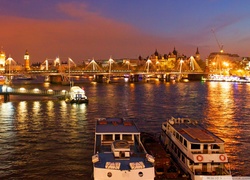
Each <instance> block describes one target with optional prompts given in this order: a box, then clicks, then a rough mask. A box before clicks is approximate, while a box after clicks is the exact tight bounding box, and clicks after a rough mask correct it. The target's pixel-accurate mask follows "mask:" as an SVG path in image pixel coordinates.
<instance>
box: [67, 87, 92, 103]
mask: <svg viewBox="0 0 250 180" xmlns="http://www.w3.org/2000/svg"><path fill="white" fill-rule="evenodd" d="M65 101H66V102H68V103H76V104H81V103H88V102H89V100H88V98H87V96H86V95H85V91H84V89H83V88H80V87H79V86H72V87H71V88H70V91H69V96H68V97H66V100H65Z"/></svg>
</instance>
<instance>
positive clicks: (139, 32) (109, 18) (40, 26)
mask: <svg viewBox="0 0 250 180" xmlns="http://www.w3.org/2000/svg"><path fill="white" fill-rule="evenodd" d="M249 7H250V1H249V0H156V1H153V0H1V1H0V22H1V25H0V46H2V47H3V50H4V51H5V53H6V56H7V57H8V56H9V54H11V57H12V58H13V59H14V60H15V61H17V62H22V61H23V56H24V53H25V51H26V49H28V51H29V54H30V59H31V62H43V61H44V60H45V59H46V58H48V59H55V58H56V57H57V56H59V57H61V58H62V59H63V58H65V59H66V58H67V57H71V59H73V60H74V61H75V62H81V61H82V60H86V59H93V58H94V59H96V60H98V59H109V58H110V56H112V58H113V59H119V58H138V56H139V55H141V56H142V57H145V58H146V57H147V56H149V55H151V54H153V53H154V51H155V50H156V49H157V50H158V52H159V53H160V54H162V55H163V54H168V53H169V52H172V51H173V49H174V47H175V48H176V50H177V51H178V52H179V53H181V54H185V55H187V56H191V55H194V54H195V52H196V48H197V47H198V48H199V51H200V54H201V57H202V59H203V60H205V58H207V57H208V55H209V53H210V52H217V51H219V47H218V44H217V42H216V39H215V36H214V34H213V32H212V30H211V29H213V30H214V31H215V34H216V36H217V39H218V41H219V43H220V44H221V45H222V44H223V47H224V48H223V49H224V52H228V53H236V54H239V55H240V56H250V53H249V47H250V46H249V45H250V10H249Z"/></svg>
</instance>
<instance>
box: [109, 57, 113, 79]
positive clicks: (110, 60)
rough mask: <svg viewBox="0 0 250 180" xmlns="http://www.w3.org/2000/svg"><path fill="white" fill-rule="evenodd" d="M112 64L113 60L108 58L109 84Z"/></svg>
mask: <svg viewBox="0 0 250 180" xmlns="http://www.w3.org/2000/svg"><path fill="white" fill-rule="evenodd" d="M113 62H114V60H113V59H112V58H109V78H108V82H110V74H111V64H112V63H113Z"/></svg>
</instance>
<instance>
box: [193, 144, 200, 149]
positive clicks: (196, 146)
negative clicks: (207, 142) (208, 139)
mask: <svg viewBox="0 0 250 180" xmlns="http://www.w3.org/2000/svg"><path fill="white" fill-rule="evenodd" d="M200 148H201V146H200V144H191V149H200Z"/></svg>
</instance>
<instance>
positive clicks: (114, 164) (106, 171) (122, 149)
mask: <svg viewBox="0 0 250 180" xmlns="http://www.w3.org/2000/svg"><path fill="white" fill-rule="evenodd" d="M92 163H93V178H94V180H107V179H108V180H142V179H143V180H154V177H155V175H154V165H153V164H154V157H153V156H151V155H149V154H147V152H146V150H145V148H144V146H143V144H142V143H141V140H140V132H139V130H138V128H137V126H136V125H135V123H134V121H133V120H132V119H124V118H99V119H97V120H96V126H95V147H94V155H93V156H92Z"/></svg>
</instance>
